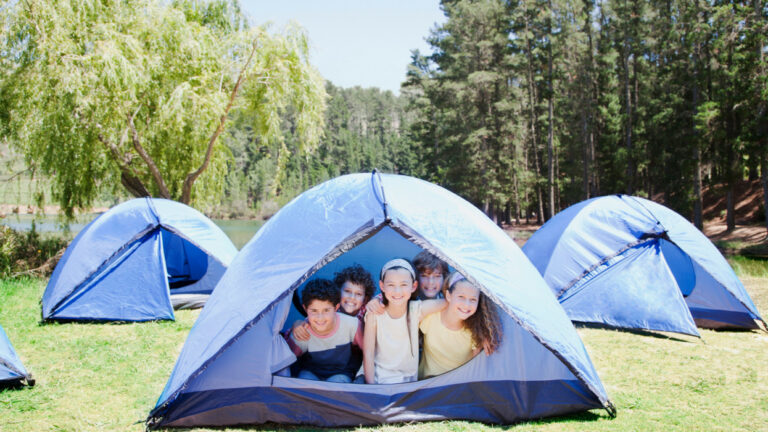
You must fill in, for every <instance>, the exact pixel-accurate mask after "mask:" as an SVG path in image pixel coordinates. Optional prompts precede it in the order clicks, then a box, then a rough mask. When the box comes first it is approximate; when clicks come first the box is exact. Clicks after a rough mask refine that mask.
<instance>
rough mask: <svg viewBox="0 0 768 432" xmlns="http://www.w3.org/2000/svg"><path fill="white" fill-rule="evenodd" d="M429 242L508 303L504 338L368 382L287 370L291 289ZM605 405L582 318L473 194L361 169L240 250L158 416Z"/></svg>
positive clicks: (379, 416) (313, 192)
mask: <svg viewBox="0 0 768 432" xmlns="http://www.w3.org/2000/svg"><path fill="white" fill-rule="evenodd" d="M421 250H428V251H430V252H431V253H433V254H436V255H437V256H439V257H441V258H442V259H444V260H445V261H446V262H448V263H449V265H450V266H451V267H452V268H454V269H456V270H458V271H460V272H462V273H463V274H464V275H465V276H466V277H467V278H468V279H469V280H471V281H472V282H473V283H476V284H477V285H478V286H480V287H481V289H482V291H483V292H484V293H485V294H486V295H488V296H489V297H490V298H491V299H492V300H493V301H494V302H495V303H496V305H498V307H499V308H500V311H501V313H500V314H501V315H502V317H503V319H502V321H503V328H504V335H503V341H502V344H501V346H500V348H499V350H498V351H496V352H495V353H494V354H492V355H490V356H486V355H484V354H480V355H478V356H476V357H475V358H474V359H472V360H471V361H469V362H468V363H466V364H465V365H463V366H461V367H459V368H457V369H455V370H453V371H450V372H447V373H445V374H443V375H439V376H436V377H433V378H429V379H426V380H421V381H417V382H411V383H403V384H389V385H366V384H342V383H330V382H317V381H308V380H303V379H298V378H292V377H290V376H284V375H283V374H281V371H284V370H285V368H286V366H288V365H290V364H291V363H293V362H294V361H295V360H296V357H295V356H294V355H293V353H292V352H291V350H290V349H289V348H288V345H287V344H286V343H285V341H284V340H283V338H282V336H281V335H280V333H279V332H280V331H281V330H282V329H284V328H285V327H286V326H287V325H289V324H290V320H289V319H288V316H289V315H290V313H291V308H292V301H291V298H292V295H293V294H294V292H295V291H296V290H300V289H301V288H302V286H303V285H304V284H305V283H306V282H307V281H308V280H311V278H313V277H328V276H330V275H332V274H333V273H334V272H335V271H338V270H340V269H341V268H343V267H345V266H347V265H350V264H352V263H358V264H360V265H362V266H364V267H365V268H367V269H368V271H370V272H371V273H372V274H373V275H378V271H379V269H380V266H381V265H382V264H383V263H384V262H386V261H387V260H388V259H391V258H393V257H406V258H412V257H413V255H415V254H416V253H418V252H419V251H421ZM601 407H602V408H606V409H608V410H609V412H612V410H613V407H612V405H611V404H610V402H609V400H608V398H607V395H606V392H605V390H604V388H603V386H602V383H601V382H600V379H599V377H598V375H597V373H596V371H595V369H594V367H593V366H592V363H591V361H590V359H589V356H588V354H587V352H586V350H585V348H584V345H583V344H582V342H581V340H580V339H579V336H578V334H577V333H576V331H575V329H574V327H573V325H572V324H571V322H570V321H569V320H568V317H567V316H566V315H565V313H564V312H563V310H562V308H561V307H560V305H559V304H558V303H557V301H556V299H555V297H554V296H553V295H552V293H551V292H550V290H549V289H548V287H547V286H546V284H545V282H544V280H543V279H542V278H541V276H540V275H539V274H538V272H536V269H535V268H534V267H533V266H532V265H531V264H530V262H529V261H528V260H527V259H526V258H525V256H524V255H523V254H522V253H521V251H520V249H519V248H518V247H517V245H515V243H514V242H513V241H512V240H511V239H510V237H509V236H508V235H506V234H505V233H504V232H503V231H502V230H500V229H499V228H498V227H497V226H496V225H495V224H494V223H493V222H491V221H490V220H489V219H488V218H487V217H485V215H483V213H481V212H480V211H479V210H477V209H476V208H475V207H474V206H472V205H471V204H470V203H468V202H466V201H464V200H463V199H461V198H459V197H458V196H456V195H454V194H453V193H451V192H449V191H447V190H445V189H443V188H441V187H439V186H436V185H434V184H431V183H428V182H425V181H421V180H418V179H415V178H411V177H405V176H398V175H381V176H379V175H378V174H376V173H374V174H373V175H371V174H352V175H346V176H342V177H338V178H336V179H333V180H330V181H327V182H325V183H323V184H320V185H318V186H316V187H314V188H312V189H310V190H309V191H307V192H304V193H303V194H301V195H300V196H298V197H297V198H296V199H294V200H293V201H292V202H290V203H289V204H288V205H286V206H285V207H284V208H282V209H281V210H280V211H279V212H278V213H277V214H276V215H275V216H274V217H272V218H271V219H270V220H269V221H268V222H267V223H266V224H264V226H263V227H262V228H261V229H260V230H259V231H258V232H257V233H256V235H255V236H254V237H253V238H252V239H251V241H250V242H249V243H248V244H247V245H246V246H245V247H244V248H243V250H242V251H241V252H240V254H239V255H238V256H237V257H236V258H235V260H234V261H233V262H232V265H231V266H230V268H229V269H228V270H227V272H226V273H225V275H224V276H223V278H222V279H221V281H220V282H219V285H218V286H217V287H216V290H215V291H214V292H213V294H212V296H211V298H210V300H209V301H208V303H207V304H206V306H205V308H204V309H203V311H202V312H201V314H200V317H199V318H198V320H197V322H196V323H195V326H194V327H193V329H192V331H191V332H190V334H189V337H188V338H187V341H186V343H185V344H184V347H183V349H182V352H181V354H180V355H179V358H178V360H177V362H176V365H175V367H174V369H173V372H172V374H171V376H170V378H169V380H168V383H167V384H166V386H165V389H164V390H163V392H162V394H161V395H160V397H159V399H158V401H157V405H156V407H155V409H154V410H153V411H152V413H151V414H150V416H149V418H148V420H147V422H148V425H149V426H150V427H167V426H176V427H186V426H203V425H205V426H222V425H235V424H259V423H265V422H278V423H291V424H308V425H314V426H351V425H361V424H379V423H391V422H405V421H423V420H441V419H467V420H477V421H483V422H489V423H510V422H515V421H519V420H522V419H530V418H539V417H544V416H551V415H557V414H564V413H571V412H576V411H583V410H588V409H592V408H601Z"/></svg>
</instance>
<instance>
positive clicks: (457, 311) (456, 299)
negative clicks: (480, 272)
mask: <svg viewBox="0 0 768 432" xmlns="http://www.w3.org/2000/svg"><path fill="white" fill-rule="evenodd" d="M445 299H446V300H447V301H448V309H447V311H448V312H450V313H453V314H454V315H455V316H456V317H457V318H459V319H461V320H465V319H467V318H469V317H471V316H472V315H474V314H475V312H477V304H478V302H479V301H480V290H479V289H477V288H476V287H475V286H473V285H472V284H470V283H469V282H467V281H466V280H462V281H459V282H456V284H454V285H453V292H450V291H448V292H446V293H445Z"/></svg>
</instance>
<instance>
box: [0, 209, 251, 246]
mask: <svg viewBox="0 0 768 432" xmlns="http://www.w3.org/2000/svg"><path fill="white" fill-rule="evenodd" d="M96 216H98V214H88V215H81V216H78V218H77V219H76V220H75V222H73V223H71V224H69V226H63V225H61V224H60V223H59V222H58V220H57V219H56V217H55V216H33V215H27V214H21V215H17V214H9V215H7V216H6V217H4V218H3V219H0V224H2V225H8V226H9V227H11V228H12V229H14V230H16V231H29V230H30V229H32V223H33V221H34V224H35V229H36V230H37V232H39V233H58V234H62V235H65V236H68V237H70V238H74V236H75V235H77V233H79V232H80V230H82V229H83V228H84V227H85V226H86V225H88V223H89V222H90V221H91V220H93V219H94V218H96ZM213 222H214V223H215V224H216V225H218V226H219V228H221V229H222V231H224V232H225V233H226V234H227V236H229V238H230V239H231V240H232V243H234V244H235V246H236V247H237V248H238V249H241V248H242V247H243V246H245V244H246V243H248V240H250V239H251V237H253V235H254V234H256V231H258V230H259V228H261V226H262V225H264V222H263V221H254V220H224V219H213Z"/></svg>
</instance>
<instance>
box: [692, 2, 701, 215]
mask: <svg viewBox="0 0 768 432" xmlns="http://www.w3.org/2000/svg"><path fill="white" fill-rule="evenodd" d="M695 5H696V19H697V21H698V20H699V19H700V18H699V13H698V12H699V0H696V2H695ZM700 54H701V46H700V45H699V42H698V40H697V41H696V44H695V45H694V48H693V109H692V110H691V136H692V137H693V162H694V167H693V224H694V225H695V226H696V228H698V229H700V230H701V229H703V228H704V199H703V197H702V191H701V149H700V145H701V144H700V143H699V132H698V130H697V129H696V120H695V118H696V112H697V111H698V108H699V55H700Z"/></svg>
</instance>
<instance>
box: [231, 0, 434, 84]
mask: <svg viewBox="0 0 768 432" xmlns="http://www.w3.org/2000/svg"><path fill="white" fill-rule="evenodd" d="M439 3H440V2H439V0H410V1H409V0H357V1H352V0H314V1H313V0H241V3H240V4H241V6H242V7H243V10H244V11H245V12H246V13H247V14H248V15H249V16H250V17H251V22H252V23H253V24H262V23H265V22H267V21H271V22H273V23H274V25H273V27H274V28H275V29H281V28H283V27H284V26H285V25H286V24H287V23H288V22H289V21H290V20H293V21H296V22H297V23H299V24H300V25H301V26H302V27H303V28H304V29H305V30H306V31H307V35H308V37H309V43H310V57H309V59H310V63H312V65H313V66H315V67H316V68H317V69H318V70H319V71H320V74H321V75H322V76H323V77H324V78H325V79H327V80H330V81H331V82H332V83H333V84H334V85H337V86H340V87H354V86H361V87H378V88H380V89H382V90H391V91H392V92H394V93H395V94H398V93H399V91H400V83H401V82H402V81H404V80H405V71H406V68H407V66H408V64H409V63H410V61H411V50H413V49H418V50H419V51H421V53H422V54H425V53H430V52H431V50H430V49H429V45H428V44H427V43H426V41H425V39H426V37H427V36H429V32H430V30H431V29H433V28H434V27H435V25H436V23H442V22H444V16H443V13H442V11H441V10H440V5H439Z"/></svg>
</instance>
